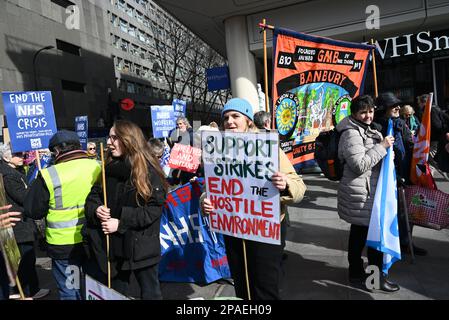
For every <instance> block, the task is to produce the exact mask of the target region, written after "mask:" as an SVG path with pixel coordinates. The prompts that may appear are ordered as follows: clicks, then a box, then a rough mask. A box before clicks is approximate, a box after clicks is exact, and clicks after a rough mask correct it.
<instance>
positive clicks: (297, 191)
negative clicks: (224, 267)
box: [202, 98, 306, 300]
mask: <svg viewBox="0 0 449 320" xmlns="http://www.w3.org/2000/svg"><path fill="white" fill-rule="evenodd" d="M221 119H222V129H224V130H226V131H233V132H257V131H258V129H257V128H256V126H255V125H254V123H253V110H252V106H251V105H250V104H249V102H248V101H246V100H244V99H241V98H234V99H231V100H229V101H228V102H227V103H226V104H225V106H224V108H223V111H222V113H221ZM279 167H280V170H279V171H277V172H275V173H274V174H273V176H272V183H273V185H274V186H275V187H276V188H278V189H279V192H280V196H281V212H280V213H279V214H280V221H281V245H273V244H268V243H262V242H257V241H250V240H245V241H246V257H247V264H248V277H249V279H248V280H249V291H250V296H251V299H253V300H278V299H280V294H279V289H280V282H281V276H282V269H281V262H282V253H283V250H284V246H285V235H286V230H287V229H286V228H287V225H286V219H284V218H285V214H286V213H287V209H286V205H287V204H289V203H297V202H300V201H301V200H302V198H303V196H304V192H305V191H306V186H305V185H304V183H303V181H302V179H301V178H300V177H299V176H298V175H297V174H296V171H295V169H294V168H293V166H292V164H291V163H290V161H289V160H288V158H287V156H286V155H285V153H284V152H282V150H279ZM202 199H204V200H203V202H202V208H203V213H204V214H210V213H211V212H212V211H213V210H214V207H213V205H212V203H211V201H210V200H209V199H207V198H205V196H202ZM224 240H225V245H226V254H227V258H228V262H229V267H230V269H231V276H232V278H233V279H234V287H235V292H236V295H237V297H239V298H242V299H248V290H247V287H246V276H245V269H244V256H243V244H242V241H243V240H242V239H239V238H234V237H231V236H226V235H225V236H224Z"/></svg>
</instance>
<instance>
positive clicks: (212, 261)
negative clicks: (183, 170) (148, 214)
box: [159, 179, 231, 284]
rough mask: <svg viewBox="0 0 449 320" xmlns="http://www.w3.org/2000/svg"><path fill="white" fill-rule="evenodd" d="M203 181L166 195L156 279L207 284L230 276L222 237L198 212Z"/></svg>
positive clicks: (184, 186) (199, 180)
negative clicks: (211, 229)
mask: <svg viewBox="0 0 449 320" xmlns="http://www.w3.org/2000/svg"><path fill="white" fill-rule="evenodd" d="M203 183H204V180H203V179H198V180H197V182H194V183H190V182H189V183H187V184H185V185H183V186H181V187H179V188H177V189H175V190H173V191H171V192H169V193H168V196H167V200H166V201H165V206H164V209H163V213H162V218H161V232H160V240H161V252H162V260H161V262H160V263H159V280H161V281H168V282H195V283H200V284H207V283H210V282H213V281H216V280H219V279H222V278H223V279H227V278H230V277H231V272H230V270H229V265H228V259H227V257H226V250H225V246H224V241H223V236H222V235H221V234H216V233H214V232H211V231H210V229H209V225H208V219H207V218H206V217H203V216H202V215H201V213H200V209H199V198H200V195H201V193H202V189H203Z"/></svg>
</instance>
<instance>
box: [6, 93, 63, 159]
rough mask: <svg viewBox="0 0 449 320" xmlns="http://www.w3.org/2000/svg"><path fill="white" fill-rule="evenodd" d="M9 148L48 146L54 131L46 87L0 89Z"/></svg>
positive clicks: (54, 123) (52, 112)
mask: <svg viewBox="0 0 449 320" xmlns="http://www.w3.org/2000/svg"><path fill="white" fill-rule="evenodd" d="M2 97H3V105H4V109H5V114H6V119H7V121H8V129H9V135H10V138H11V147H12V150H13V152H19V151H30V150H38V149H46V148H48V142H49V141H50V138H51V137H52V136H53V135H54V134H55V133H56V131H57V129H56V120H55V113H54V110H53V102H52V99H51V92H50V91H28V92H3V93H2Z"/></svg>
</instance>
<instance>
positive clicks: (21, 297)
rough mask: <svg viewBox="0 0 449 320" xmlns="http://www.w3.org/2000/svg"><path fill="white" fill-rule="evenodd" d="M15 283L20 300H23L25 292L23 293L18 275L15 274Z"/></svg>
mask: <svg viewBox="0 0 449 320" xmlns="http://www.w3.org/2000/svg"><path fill="white" fill-rule="evenodd" d="M16 284H17V289H19V294H20V300H25V294H24V293H23V290H22V285H21V284H20V280H19V276H16Z"/></svg>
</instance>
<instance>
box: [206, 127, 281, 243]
mask: <svg viewBox="0 0 449 320" xmlns="http://www.w3.org/2000/svg"><path fill="white" fill-rule="evenodd" d="M201 140H202V146H203V163H204V173H205V179H206V191H207V197H208V198H209V199H210V200H211V202H212V205H213V206H214V208H215V209H214V211H213V212H212V213H211V214H210V216H209V217H210V227H211V230H212V231H214V232H219V233H223V234H226V235H230V236H234V237H237V238H243V239H248V240H254V241H259V242H266V243H271V244H280V199H279V190H278V189H277V188H276V187H274V185H273V184H272V182H271V177H272V175H273V174H274V173H275V172H276V171H278V169H279V141H278V135H277V134H276V133H269V132H263V133H254V132H253V133H248V132H247V133H235V132H216V131H215V132H214V131H204V132H203V133H202V137H201Z"/></svg>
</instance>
